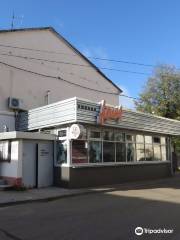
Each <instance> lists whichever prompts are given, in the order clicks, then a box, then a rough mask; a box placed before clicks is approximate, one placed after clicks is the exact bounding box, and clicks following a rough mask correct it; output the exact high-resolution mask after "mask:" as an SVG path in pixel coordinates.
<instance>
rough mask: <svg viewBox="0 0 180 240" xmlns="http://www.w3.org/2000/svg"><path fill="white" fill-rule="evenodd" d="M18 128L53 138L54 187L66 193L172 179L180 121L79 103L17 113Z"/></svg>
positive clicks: (94, 104)
mask: <svg viewBox="0 0 180 240" xmlns="http://www.w3.org/2000/svg"><path fill="white" fill-rule="evenodd" d="M27 122H28V124H27ZM18 127H19V130H21V131H22V130H23V131H36V130H38V131H44V132H49V133H51V134H55V135H56V138H57V141H56V143H55V147H54V182H55V184H56V185H59V186H63V187H69V188H79V187H87V186H99V185H108V184H117V183H121V182H127V181H138V180H145V179H157V178H162V177H168V176H171V175H172V174H173V172H172V150H171V137H172V136H177V135H180V122H179V121H174V120H170V119H166V118H161V117H157V116H154V115H150V114H144V113H139V112H133V111H130V110H126V109H122V108H120V107H114V106H108V105H106V104H105V102H104V101H103V102H101V103H94V102H91V101H89V100H84V99H79V98H72V99H67V100H65V101H62V102H59V103H56V104H50V105H47V106H44V107H41V108H38V109H33V110H31V111H29V112H28V113H21V115H19V118H18Z"/></svg>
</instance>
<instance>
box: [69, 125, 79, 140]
mask: <svg viewBox="0 0 180 240" xmlns="http://www.w3.org/2000/svg"><path fill="white" fill-rule="evenodd" d="M69 134H70V138H71V139H77V138H79V136H80V134H81V129H80V126H79V125H78V124H73V125H72V126H71V127H70V129H69Z"/></svg>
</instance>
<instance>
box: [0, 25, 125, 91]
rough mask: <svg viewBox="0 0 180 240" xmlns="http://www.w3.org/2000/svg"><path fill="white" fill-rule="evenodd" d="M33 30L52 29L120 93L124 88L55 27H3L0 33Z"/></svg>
mask: <svg viewBox="0 0 180 240" xmlns="http://www.w3.org/2000/svg"><path fill="white" fill-rule="evenodd" d="M32 30H50V31H51V32H52V33H54V34H55V35H56V36H57V37H58V38H60V39H61V40H63V41H64V43H65V44H66V45H68V46H69V47H70V48H71V49H72V50H73V51H75V52H76V53H77V54H78V55H80V56H81V57H82V58H83V59H84V60H85V61H86V62H88V63H89V64H90V65H91V66H92V67H93V68H94V69H95V70H96V71H97V72H98V73H99V74H101V76H103V77H104V78H105V79H106V80H107V81H109V82H110V83H111V84H112V85H113V86H114V87H115V88H116V89H117V90H118V91H119V93H122V90H121V89H120V88H119V87H118V86H117V85H116V84H115V83H114V82H113V81H112V80H110V79H109V78H108V77H107V76H106V75H105V74H104V73H103V72H102V71H101V70H100V69H99V68H98V67H97V66H96V65H95V64H94V63H92V62H91V61H90V60H89V59H88V58H87V57H85V56H84V55H83V54H82V53H81V52H80V51H79V50H78V49H77V48H75V47H74V46H73V45H72V44H71V43H70V42H69V41H67V40H66V39H65V38H64V37H63V36H62V35H61V34H59V33H58V32H57V31H56V30H55V29H54V28H53V27H36V28H19V29H3V30H0V33H6V32H18V31H32Z"/></svg>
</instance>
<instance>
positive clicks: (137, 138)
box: [136, 135, 144, 143]
mask: <svg viewBox="0 0 180 240" xmlns="http://www.w3.org/2000/svg"><path fill="white" fill-rule="evenodd" d="M136 142H138V143H144V136H143V135H136Z"/></svg>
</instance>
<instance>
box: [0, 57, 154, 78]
mask: <svg viewBox="0 0 180 240" xmlns="http://www.w3.org/2000/svg"><path fill="white" fill-rule="evenodd" d="M0 55H2V56H9V57H17V58H23V59H31V60H37V61H44V62H50V63H60V64H65V65H72V66H79V67H87V68H89V67H90V68H91V67H92V66H90V65H84V64H78V63H72V62H64V61H56V60H50V59H45V58H35V57H29V56H20V55H14V54H7V53H0ZM98 69H103V70H110V71H117V72H124V73H132V74H140V75H146V76H149V75H150V74H148V73H144V72H136V71H129V70H124V69H117V68H107V67H98Z"/></svg>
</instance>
